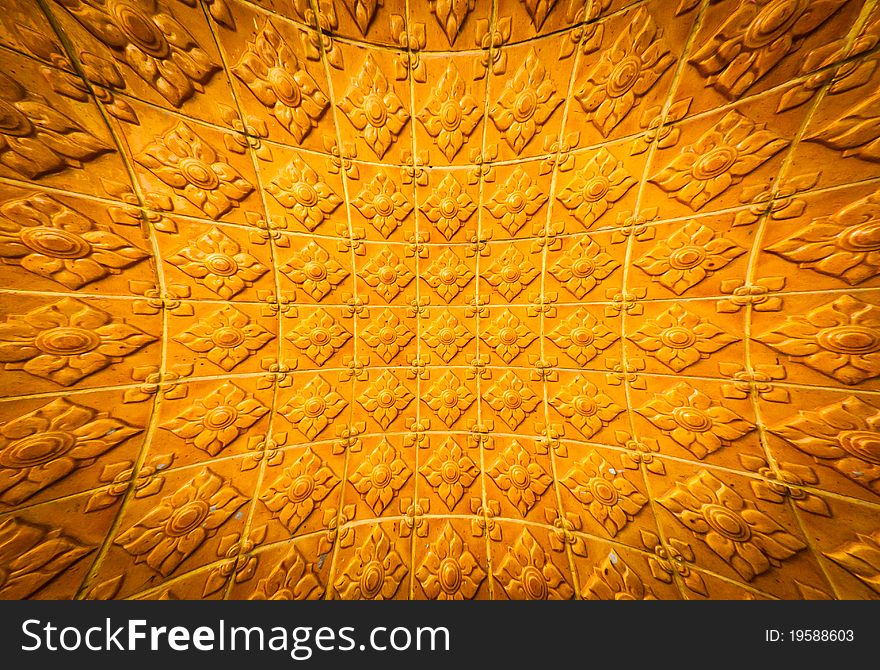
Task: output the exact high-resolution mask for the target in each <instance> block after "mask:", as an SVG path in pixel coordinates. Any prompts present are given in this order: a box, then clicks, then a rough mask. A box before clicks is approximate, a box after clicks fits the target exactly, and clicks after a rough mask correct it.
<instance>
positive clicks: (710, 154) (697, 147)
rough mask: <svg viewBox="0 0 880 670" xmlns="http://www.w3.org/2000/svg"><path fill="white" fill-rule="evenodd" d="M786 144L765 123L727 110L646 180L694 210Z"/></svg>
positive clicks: (743, 176)
mask: <svg viewBox="0 0 880 670" xmlns="http://www.w3.org/2000/svg"><path fill="white" fill-rule="evenodd" d="M789 144H790V142H789V141H788V140H786V139H783V138H782V137H779V136H778V135H776V134H775V133H773V132H771V131H769V130H767V128H766V124H764V123H754V122H753V121H751V120H749V119H748V118H747V117H746V116H744V115H743V114H740V113H739V112H737V111H730V112H727V114H725V115H724V116H723V117H722V118H721V120H719V121H718V123H716V124H715V126H714V127H712V128H710V129H709V130H707V131H706V132H705V133H703V134H702V135H701V136H700V138H699V139H698V140H697V141H696V142H695V143H694V144H691V145H688V146H686V147H684V148H683V149H682V150H681V151H680V152H679V154H678V155H677V156H676V157H675V158H674V159H673V160H672V162H671V163H670V164H669V165H667V166H666V167H664V168H663V169H662V170H660V171H659V172H658V173H657V174H655V175H653V176H652V177H651V178H650V181H652V182H653V183H655V184H657V186H659V187H660V188H661V189H663V190H664V191H666V193H667V194H669V196H670V197H673V198H675V199H676V200H678V201H679V202H681V203H683V204H685V205H687V206H688V207H690V208H691V209H692V210H694V211H696V210H698V209H701V208H702V207H703V206H704V205H706V204H707V203H708V202H709V201H710V200H713V199H715V198H717V197H718V196H719V195H721V194H722V193H724V191H726V190H727V189H729V188H730V187H731V186H734V185H736V184H739V183H740V182H741V181H742V180H743V179H744V178H745V176H746V175H747V174H749V173H751V172H753V171H755V170H756V169H757V168H758V167H760V166H761V165H763V164H764V163H766V162H767V161H768V160H770V159H771V158H773V156H775V155H776V154H778V153H779V152H780V151H782V150H783V149H785V148H786V147H787V146H788V145H789Z"/></svg>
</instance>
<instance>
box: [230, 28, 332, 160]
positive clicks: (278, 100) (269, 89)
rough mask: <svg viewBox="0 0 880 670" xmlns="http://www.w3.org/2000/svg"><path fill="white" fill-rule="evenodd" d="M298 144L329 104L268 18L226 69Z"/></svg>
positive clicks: (316, 123) (316, 124) (316, 125)
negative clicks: (241, 82)
mask: <svg viewBox="0 0 880 670" xmlns="http://www.w3.org/2000/svg"><path fill="white" fill-rule="evenodd" d="M229 71H230V72H232V74H234V75H235V76H236V77H238V78H239V79H241V81H243V82H244V83H245V85H246V86H247V87H248V88H249V89H250V91H251V93H253V94H254V96H255V97H256V98H257V100H259V101H260V102H261V103H262V104H263V105H265V106H266V108H267V109H269V110H270V111H271V112H272V116H274V117H275V119H276V120H277V121H278V123H280V124H281V125H282V126H284V128H286V129H287V130H288V132H290V134H291V135H293V137H294V139H296V141H297V143H298V144H302V141H303V140H304V139H305V138H306V136H307V135H308V134H309V133H310V132H311V131H312V129H314V128H317V127H318V121H319V120H320V119H321V116H323V114H324V111H325V110H326V109H327V107H328V106H329V104H330V101H329V100H328V99H327V96H326V95H324V92H323V91H321V89H320V87H319V86H318V84H317V82H316V81H315V80H314V78H313V77H312V75H310V74H309V73H308V71H307V70H306V69H305V68H304V67H303V65H302V63H300V61H299V59H298V58H297V57H296V54H295V53H294V52H293V50H292V49H291V48H290V47H289V46H288V45H287V43H286V42H285V41H284V39H283V38H282V37H281V35H280V34H279V32H278V30H277V29H276V28H275V26H274V25H272V22H271V21H270V20H269V19H266V23H265V24H264V25H263V28H262V29H261V30H260V32H258V33H257V34H256V35H255V36H254V38H253V39H252V40H249V41H248V43H247V49H246V50H245V51H244V53H242V55H241V58H239V60H238V63H237V64H236V65H235V66H233V67H231V68H229Z"/></svg>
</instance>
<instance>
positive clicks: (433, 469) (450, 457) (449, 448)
mask: <svg viewBox="0 0 880 670" xmlns="http://www.w3.org/2000/svg"><path fill="white" fill-rule="evenodd" d="M419 472H421V473H422V475H423V476H424V477H425V479H426V480H428V484H430V485H431V487H432V488H433V489H434V490H435V491H436V492H437V495H438V496H440V499H441V500H442V501H443V502H444V503H445V504H446V507H447V508H448V509H449V510H452V508H453V507H455V505H456V504H457V503H458V501H459V500H461V497H462V496H463V495H464V494H465V491H467V489H468V487H469V486H470V485H471V484H473V483H474V481H475V480H476V478H477V477H478V476H479V474H480V469H479V468H478V467H477V464H476V463H475V462H474V460H473V459H472V458H471V457H470V456H468V454H467V452H465V451H464V450H463V449H462V448H461V447H460V446H459V445H458V444H457V443H456V442H455V441H454V440H453V439H452V438H451V437H447V438H446V441H445V442H443V444H441V445H440V446H439V447H438V448H437V449H435V450H434V451H432V452H431V458H429V459H428V460H427V462H426V463H425V464H424V465H423V466H422V467H421V468H419Z"/></svg>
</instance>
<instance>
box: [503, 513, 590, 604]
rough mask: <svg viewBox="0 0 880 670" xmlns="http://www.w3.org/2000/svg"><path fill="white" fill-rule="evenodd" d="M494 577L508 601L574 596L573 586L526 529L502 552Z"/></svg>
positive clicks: (556, 598) (567, 598) (566, 598)
mask: <svg viewBox="0 0 880 670" xmlns="http://www.w3.org/2000/svg"><path fill="white" fill-rule="evenodd" d="M495 577H496V579H498V581H499V582H500V583H501V586H502V587H503V588H504V591H505V593H507V597H508V598H510V599H511V600H569V599H570V598H571V597H572V596H574V589H573V588H571V586H570V585H569V584H568V582H567V581H565V576H564V575H563V574H562V572H560V570H559V568H557V567H556V566H555V565H554V564H553V561H552V560H551V559H550V556H548V555H547V552H546V551H544V549H543V547H542V546H541V543H540V542H538V540H536V539H535V536H534V535H532V534H531V532H529V530H528V528H524V529H523V530H522V532H521V533H520V534H519V537H518V538H517V539H516V542H514V543H513V546H512V547H511V550H510V551H509V552H507V554H505V556H504V559H503V560H502V561H501V565H499V566H498V570H497V571H496V573H495Z"/></svg>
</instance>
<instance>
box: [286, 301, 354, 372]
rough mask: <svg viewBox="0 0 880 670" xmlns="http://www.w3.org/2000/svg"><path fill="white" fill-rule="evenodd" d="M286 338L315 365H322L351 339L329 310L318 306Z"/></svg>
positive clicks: (349, 334)
mask: <svg viewBox="0 0 880 670" xmlns="http://www.w3.org/2000/svg"><path fill="white" fill-rule="evenodd" d="M287 339H289V340H290V341H291V342H293V345H294V346H295V347H296V348H297V349H299V350H300V351H302V352H303V353H304V354H305V355H306V356H308V358H309V359H310V360H311V361H312V362H314V363H315V365H323V364H324V363H326V362H327V360H328V359H329V358H330V357H331V356H332V355H333V354H335V353H336V352H337V351H339V349H340V348H341V347H342V345H343V344H345V343H346V342H348V341H349V340H350V339H351V333H350V332H348V331H347V330H346V329H345V327H344V326H342V325H340V324H339V323H337V322H336V319H334V318H333V315H331V314H330V312H328V311H327V310H326V309H323V308H319V309H318V310H316V311H314V312H312V314H310V315H309V316H308V317H307V318H305V319H302V320H301V321H300V322H299V323H298V324H297V325H296V326H295V327H294V328H293V329H292V330H291V332H290V334H288V335H287Z"/></svg>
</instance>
